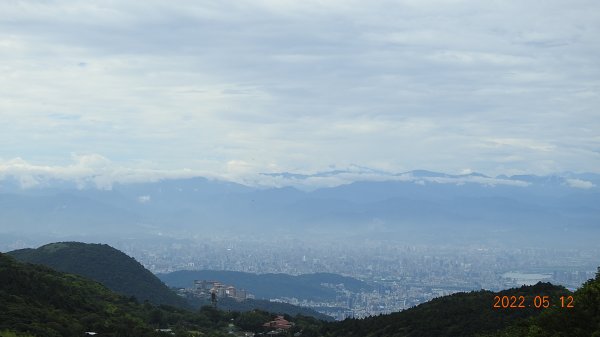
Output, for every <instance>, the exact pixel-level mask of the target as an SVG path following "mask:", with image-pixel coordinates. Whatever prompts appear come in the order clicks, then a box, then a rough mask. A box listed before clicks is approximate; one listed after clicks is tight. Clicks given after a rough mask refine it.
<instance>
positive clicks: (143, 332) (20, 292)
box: [0, 254, 153, 337]
mask: <svg viewBox="0 0 600 337" xmlns="http://www.w3.org/2000/svg"><path fill="white" fill-rule="evenodd" d="M0 308H1V309H0V331H3V330H4V332H3V333H2V334H5V335H9V334H8V333H7V332H6V331H7V330H13V331H18V332H21V333H28V334H31V335H35V336H48V337H53V336H82V335H83V333H84V332H85V331H96V332H106V333H107V335H109V336H124V335H127V334H128V335H129V336H147V335H150V334H151V333H152V332H153V329H151V328H150V327H149V326H148V325H147V324H145V323H144V322H143V320H142V318H141V317H143V316H144V314H143V310H142V306H140V305H138V304H136V303H135V302H131V301H130V300H129V299H127V298H125V297H122V296H119V295H117V294H115V293H113V292H111V291H110V290H108V289H107V288H105V287H104V286H102V285H101V284H99V283H96V282H93V281H90V280H87V279H85V278H83V277H80V276H77V275H71V274H64V273H60V272H56V271H54V270H51V269H49V268H46V267H43V266H36V265H29V264H22V263H19V262H17V261H15V260H13V259H12V258H10V257H8V256H6V255H4V254H0Z"/></svg>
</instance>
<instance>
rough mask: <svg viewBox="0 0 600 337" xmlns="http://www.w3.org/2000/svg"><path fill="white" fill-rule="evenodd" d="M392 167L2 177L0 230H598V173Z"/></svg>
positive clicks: (394, 233) (406, 233) (485, 234)
mask: <svg viewBox="0 0 600 337" xmlns="http://www.w3.org/2000/svg"><path fill="white" fill-rule="evenodd" d="M340 174H344V173H339V172H338V171H335V172H333V173H332V175H334V176H336V175H340ZM400 177H401V179H392V178H393V176H390V177H388V178H389V179H387V180H383V181H372V180H370V181H369V180H366V181H356V182H352V183H349V184H342V185H339V186H335V187H327V188H320V189H316V190H313V191H302V190H298V189H296V188H294V187H282V188H255V187H248V186H244V185H241V184H237V183H232V182H223V181H216V180H209V179H205V178H191V179H179V180H164V181H158V182H150V183H136V184H116V185H114V186H113V187H112V189H111V190H98V189H95V188H91V189H90V188H87V189H76V188H74V187H68V186H67V187H65V186H58V187H50V186H46V187H43V186H41V185H40V186H38V187H34V188H30V189H20V188H17V187H15V186H12V187H11V188H6V187H5V186H4V184H3V185H2V187H0V214H2V215H3V217H2V219H0V221H1V225H2V226H1V227H0V230H2V231H3V232H6V233H9V232H11V231H16V230H18V231H20V232H28V231H29V232H36V233H39V232H47V233H63V234H65V235H68V234H71V233H77V234H82V235H85V234H88V235H89V234H93V233H94V232H97V231H98V230H100V228H101V229H102V231H103V232H108V233H113V234H123V233H134V232H138V233H139V232H140V231H143V232H145V233H151V232H154V233H156V232H177V231H185V232H188V233H190V232H191V233H193V232H199V233H200V232H203V231H206V230H208V229H213V228H215V227H218V228H219V230H220V231H224V232H227V231H229V232H236V233H264V234H266V233H269V234H268V235H279V234H281V233H286V232H287V233H302V234H303V235H309V236H310V235H326V234H327V233H329V234H334V233H335V235H339V234H340V233H341V232H340V229H345V230H348V229H349V230H350V231H349V232H351V233H353V234H357V235H361V236H364V235H367V236H368V235H370V234H372V232H373V231H374V228H376V231H375V233H374V234H378V233H379V234H381V233H387V234H386V236H389V237H406V238H407V239H411V240H412V239H414V238H418V237H424V236H427V235H430V236H431V232H432V231H427V227H428V226H433V227H435V228H436V230H438V231H439V230H440V229H442V230H446V231H448V232H449V234H453V233H457V235H458V234H460V232H461V231H462V232H463V233H462V234H464V232H465V231H466V232H473V231H475V233H480V239H482V238H490V237H492V236H493V235H492V234H493V233H503V232H506V231H509V232H510V231H512V230H513V229H516V228H520V230H522V231H524V232H527V233H539V232H540V231H543V230H547V229H552V230H553V231H554V233H558V232H565V231H568V232H569V235H571V236H574V235H581V236H582V237H583V238H585V237H589V235H587V236H586V235H584V234H585V233H584V232H585V231H596V230H600V229H599V228H598V226H597V224H598V223H600V188H598V186H599V185H600V175H596V174H591V173H589V174H573V173H565V174H563V175H562V176H558V175H556V176H546V177H539V176H532V175H529V176H512V177H496V178H490V177H486V176H484V175H482V174H478V173H470V174H465V175H448V174H443V173H436V172H429V171H412V172H407V173H403V174H400ZM294 179H298V178H294ZM500 182H501V183H500ZM515 182H516V183H515ZM574 186H575V187H574ZM82 224H85V225H82ZM373 224H375V226H373ZM410 233H412V234H410ZM546 233H548V232H546ZM421 234H423V235H421ZM411 235H412V236H413V237H410V236H411ZM494 235H495V234H494ZM507 237H510V233H509V234H507ZM442 238H444V236H443V235H440V236H439V237H438V238H437V239H442ZM432 239H435V238H432ZM444 239H445V238H444ZM450 239H452V235H450ZM555 239H557V240H558V237H556V238H555Z"/></svg>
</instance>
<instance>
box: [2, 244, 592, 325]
mask: <svg viewBox="0 0 600 337" xmlns="http://www.w3.org/2000/svg"><path fill="white" fill-rule="evenodd" d="M149 242H151V243H149ZM12 244H13V245H18V244H21V245H24V244H25V242H22V241H21V242H20V243H19V242H13V243H12ZM113 245H114V246H115V247H117V248H119V249H121V250H123V251H124V252H126V253H127V254H128V255H130V256H133V257H135V258H136V259H137V260H138V261H139V262H140V263H142V264H143V265H144V266H145V267H146V268H147V269H149V270H150V271H152V272H154V273H169V272H174V271H178V270H229V271H241V272H248V273H256V274H265V273H284V274H290V275H300V274H310V273H320V272H327V273H336V274H340V275H344V276H350V277H353V278H356V279H358V280H361V281H364V282H366V283H367V284H369V285H371V286H373V288H372V290H371V291H363V292H352V291H349V290H348V289H346V288H345V287H344V285H343V284H324V286H327V287H329V288H331V289H334V290H335V292H336V294H337V295H336V298H335V300H331V301H326V302H319V301H312V300H307V299H302V298H294V297H285V298H268V299H267V300H270V301H275V302H285V303H290V304H293V305H298V306H303V307H308V308H312V309H315V310H316V311H318V312H321V313H324V314H327V315H329V316H331V317H333V318H335V319H337V320H340V319H344V318H346V317H356V318H361V317H367V316H373V315H379V314H387V313H392V312H396V311H401V310H405V309H407V308H410V307H413V306H415V305H418V304H420V303H424V302H427V301H429V300H431V299H433V298H436V297H440V296H444V295H450V294H453V293H456V292H465V291H466V292H468V291H472V290H480V289H487V290H493V291H499V290H502V289H507V288H512V287H518V286H521V285H524V284H527V285H530V284H535V283H537V282H538V281H542V282H551V283H553V284H557V285H563V286H565V287H566V288H568V289H570V290H574V289H576V288H578V287H579V286H580V285H581V284H582V283H583V282H585V281H586V280H588V279H590V278H593V276H594V275H595V272H596V268H597V266H596V265H595V263H597V261H598V260H600V250H552V249H544V248H506V247H505V248H500V247H496V248H491V247H482V246H464V247H442V246H425V245H419V246H410V245H397V244H392V243H388V244H386V243H385V242H374V241H365V242H363V243H362V244H361V245H357V244H347V243H332V242H328V243H324V242H312V243H310V242H303V241H299V240H282V241H279V242H274V241H272V240H260V239H255V240H252V239H249V238H247V237H246V238H244V240H243V241H242V240H241V239H240V240H237V239H235V238H232V237H227V238H218V239H216V238H212V239H168V238H162V239H160V240H153V241H149V240H116V241H115V242H114V243H113ZM202 281H214V282H216V283H207V282H204V283H202ZM218 281H219V280H198V284H195V285H194V284H190V285H189V291H195V292H197V293H198V294H199V295H200V294H202V296H209V294H210V289H212V288H214V290H216V292H217V295H218V296H228V297H234V298H237V299H240V300H241V299H243V298H246V297H248V298H252V297H253V295H252V289H238V290H237V292H236V287H235V284H232V285H225V284H220V283H218ZM180 291H185V290H180Z"/></svg>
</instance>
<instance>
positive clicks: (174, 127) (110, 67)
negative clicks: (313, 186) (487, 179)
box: [0, 0, 600, 188]
mask: <svg viewBox="0 0 600 337" xmlns="http://www.w3.org/2000/svg"><path fill="white" fill-rule="evenodd" d="M599 6H600V5H599V3H598V2H596V1H592V0H589V1H585V0H584V1H581V2H576V3H572V2H569V3H566V2H564V1H543V2H542V1H533V2H522V1H502V2H493V3H491V2H481V1H386V0H382V1H370V2H365V1H337V0H336V1H327V2H322V1H302V2H299V1H291V0H290V1H271V0H261V1H258V2H257V1H233V0H224V1H202V2H193V1H181V2H176V3H174V2H167V1H159V0H151V1H146V2H143V3H142V2H137V1H132V0H124V1H118V2H115V1H108V0H107V1H98V2H77V1H73V0H59V1H53V2H40V1H33V0H29V1H27V0H26V1H18V2H14V1H8V2H1V3H0V32H1V33H0V71H1V73H2V76H1V77H0V92H2V95H1V96H0V120H1V121H2V123H1V124H0V143H1V144H3V146H2V149H0V156H1V157H4V158H19V157H20V158H25V159H27V160H28V162H35V163H39V164H38V166H36V168H35V169H34V170H33V171H35V172H38V171H40V170H42V171H43V170H44V167H45V168H46V169H50V170H53V168H56V167H59V166H60V167H63V168H66V167H70V166H74V167H71V168H69V170H72V171H74V172H84V171H86V170H88V171H90V170H91V166H94V165H98V166H99V167H96V166H94V170H97V171H102V172H104V173H102V175H101V176H100V177H99V178H97V179H96V180H95V181H94V182H93V183H94V184H98V185H102V186H105V187H106V188H108V187H109V185H110V182H111V181H114V180H115V179H116V180H118V179H122V178H120V177H122V176H123V173H122V172H121V171H118V172H114V171H111V170H112V169H109V168H107V166H108V167H121V168H123V167H137V165H138V163H144V167H151V168H153V169H154V170H158V171H160V172H166V171H169V172H171V171H177V170H181V168H184V167H188V168H190V169H191V170H192V171H194V172H196V171H201V172H209V173H210V174H212V175H215V176H228V177H235V179H238V178H237V177H240V176H242V175H251V174H256V173H258V172H262V171H267V170H269V169H270V167H271V166H272V165H275V166H276V167H278V168H279V169H280V170H281V171H292V170H299V171H302V170H304V171H318V170H322V169H323V168H324V167H327V166H328V165H331V164H336V165H340V166H348V165H349V164H351V163H358V164H361V165H363V166H369V167H374V166H384V167H387V168H389V169H390V170H392V171H395V172H400V171H407V170H410V169H418V168H428V169H433V170H438V171H446V172H459V171H460V170H461V169H463V168H464V167H470V168H471V169H473V170H474V171H480V172H487V173H490V174H501V173H505V172H513V171H519V172H533V173H540V174H545V173H550V172H556V171H558V172H562V171H579V172H581V171H594V172H597V171H598V167H600V155H599V154H598V148H600V143H599V142H598V139H599V137H600V133H599V132H600V131H598V130H600V119H599V118H598V114H597V107H598V106H599V105H600V92H599V90H598V88H599V87H600V65H599V63H598V61H597V55H598V53H599V52H600V47H599V46H598V44H597V43H596V40H597V36H598V35H599V34H600V26H599V25H598V22H600V14H599V13H600V7H599ZM65 153H102V154H104V155H106V156H107V157H109V158H111V159H112V162H111V163H106V162H104V163H103V162H101V161H99V162H93V163H83V164H72V163H66V162H65V161H64V158H63V157H64V154H65ZM89 160H98V158H96V159H93V158H89ZM4 163H6V161H5V162H4ZM244 163H245V164H244ZM15 165H17V163H13V166H15ZM77 165H79V166H77ZM103 165H104V166H103ZM103 170H105V171H103ZM122 170H123V171H127V170H126V169H122ZM86 172H87V171H86ZM78 174H79V173H78ZM80 174H81V175H82V176H85V174H84V173H80ZM114 174H117V175H119V177H117V178H118V179H117V178H113V177H112V175H114ZM107 177H108V178H107ZM90 179H91V178H90ZM103 179H106V180H103ZM88 180H89V179H88ZM36 183H38V178H37V176H36V175H35V174H33V175H30V176H29V177H28V178H26V179H25V178H24V180H23V182H22V184H23V185H32V184H33V185H35V184H36ZM86 183H87V180H86Z"/></svg>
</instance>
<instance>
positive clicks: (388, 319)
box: [322, 283, 571, 337]
mask: <svg viewBox="0 0 600 337" xmlns="http://www.w3.org/2000/svg"><path fill="white" fill-rule="evenodd" d="M570 294H571V293H570V292H569V291H568V290H567V289H565V288H564V287H559V286H554V285H551V284H550V283H538V284H536V285H534V286H523V287H521V288H517V289H509V290H504V291H502V292H499V293H493V292H491V291H483V290H482V291H477V292H470V293H458V294H454V295H450V296H444V297H440V298H436V299H434V300H432V301H429V302H427V303H423V304H421V305H419V306H416V307H414V308H411V309H408V310H405V311H402V312H398V313H393V314H390V315H381V316H376V317H370V318H366V319H361V320H359V319H347V320H345V321H343V322H337V323H331V324H329V325H327V326H325V327H324V328H323V330H322V333H323V335H325V336H331V337H333V336H340V337H341V336H345V337H353V336H356V337H369V336H382V337H383V336H385V337H409V336H410V337H425V336H436V337H444V336H448V337H462V336H464V337H467V336H476V335H477V334H478V333H485V332H495V331H498V330H501V329H504V328H506V327H508V326H509V325H511V324H515V323H516V322H518V321H520V320H522V319H526V318H528V317H532V316H535V315H538V314H539V313H540V312H542V311H543V310H544V309H535V308H526V309H493V308H492V306H493V304H494V296H496V295H499V296H503V295H507V296H512V295H514V296H521V295H522V296H525V297H526V299H527V301H526V303H528V304H530V303H533V302H532V301H533V297H534V296H538V295H539V296H544V295H548V296H550V297H551V298H552V299H553V303H556V301H557V299H558V297H560V296H567V295H570Z"/></svg>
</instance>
